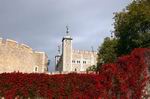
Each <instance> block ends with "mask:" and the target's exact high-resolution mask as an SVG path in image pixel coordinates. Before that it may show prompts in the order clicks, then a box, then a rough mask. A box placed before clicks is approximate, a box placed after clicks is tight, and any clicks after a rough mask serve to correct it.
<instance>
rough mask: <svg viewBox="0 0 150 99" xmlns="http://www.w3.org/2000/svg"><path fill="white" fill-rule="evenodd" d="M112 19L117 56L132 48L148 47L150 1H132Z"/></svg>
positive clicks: (149, 43) (149, 44)
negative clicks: (116, 42)
mask: <svg viewBox="0 0 150 99" xmlns="http://www.w3.org/2000/svg"><path fill="white" fill-rule="evenodd" d="M114 19H115V22H114V28H115V31H114V32H115V36H116V38H117V39H118V44H117V53H118V55H119V56H120V55H123V54H128V53H130V52H131V51H132V50H133V49H134V48H142V47H148V48H149V47H150V0H134V1H133V2H132V3H131V4H129V5H128V6H127V7H126V8H125V9H124V10H123V11H122V12H119V13H116V14H115V17H114Z"/></svg>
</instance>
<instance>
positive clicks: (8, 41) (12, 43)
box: [0, 38, 44, 53]
mask: <svg viewBox="0 0 150 99" xmlns="http://www.w3.org/2000/svg"><path fill="white" fill-rule="evenodd" d="M0 46H5V47H10V48H18V49H20V50H23V51H27V52H30V53H44V52H39V51H34V50H33V49H32V48H31V47H30V46H28V45H26V44H19V43H18V42H17V41H15V40H12V39H3V38H0Z"/></svg>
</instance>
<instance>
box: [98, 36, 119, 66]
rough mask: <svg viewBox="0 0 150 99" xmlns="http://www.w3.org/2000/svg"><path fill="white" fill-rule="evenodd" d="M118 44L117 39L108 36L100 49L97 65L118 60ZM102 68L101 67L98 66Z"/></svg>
mask: <svg viewBox="0 0 150 99" xmlns="http://www.w3.org/2000/svg"><path fill="white" fill-rule="evenodd" d="M116 45H117V40H116V39H115V38H113V39H111V38H109V37H106V38H105V39H104V42H103V44H102V45H101V46H100V47H99V49H98V63H97V66H101V65H102V64H105V63H112V62H114V61H115V60H116V58H117V54H116ZM98 68H100V67H98Z"/></svg>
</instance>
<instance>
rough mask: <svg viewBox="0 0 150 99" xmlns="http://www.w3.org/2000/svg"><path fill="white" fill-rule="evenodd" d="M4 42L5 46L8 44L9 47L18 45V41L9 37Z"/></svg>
mask: <svg viewBox="0 0 150 99" xmlns="http://www.w3.org/2000/svg"><path fill="white" fill-rule="evenodd" d="M5 44H6V46H10V47H18V42H17V41H15V40H11V39H6V41H5Z"/></svg>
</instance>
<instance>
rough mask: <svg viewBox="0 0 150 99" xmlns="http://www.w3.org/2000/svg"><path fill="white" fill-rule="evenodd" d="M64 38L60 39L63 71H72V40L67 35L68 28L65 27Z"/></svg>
mask: <svg viewBox="0 0 150 99" xmlns="http://www.w3.org/2000/svg"><path fill="white" fill-rule="evenodd" d="M66 28H67V31H66V34H67V35H66V36H64V37H63V39H62V57H63V68H62V69H63V70H62V71H72V38H71V36H70V35H69V29H68V26H66Z"/></svg>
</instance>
